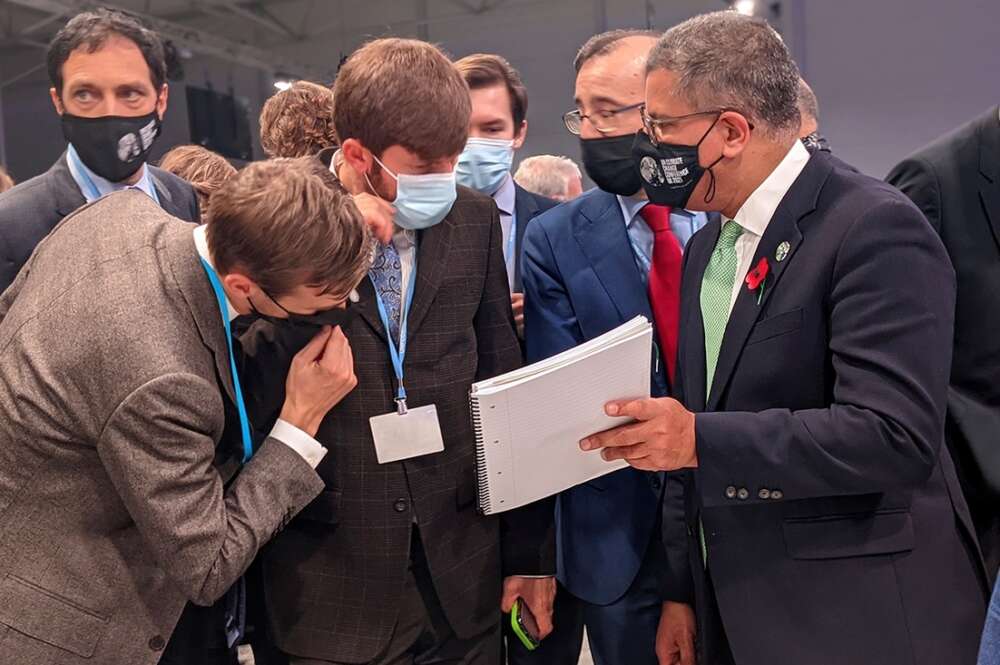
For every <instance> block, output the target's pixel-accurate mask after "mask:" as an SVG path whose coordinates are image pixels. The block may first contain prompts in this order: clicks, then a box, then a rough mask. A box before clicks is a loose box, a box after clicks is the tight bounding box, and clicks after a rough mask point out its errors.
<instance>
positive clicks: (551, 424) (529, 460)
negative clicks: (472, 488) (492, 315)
mask: <svg viewBox="0 0 1000 665" xmlns="http://www.w3.org/2000/svg"><path fill="white" fill-rule="evenodd" d="M652 340H653V330H652V326H651V325H650V323H649V322H648V321H647V320H646V319H645V318H644V317H641V316H640V317H636V318H635V319H633V320H631V321H629V322H628V323H625V324H623V325H621V326H619V327H618V328H615V329H614V330H612V331H610V332H608V333H606V334H604V335H601V336H600V337H597V338H595V339H593V340H591V341H589V342H586V343H585V344H582V345H580V346H577V347H575V348H573V349H570V350H568V351H565V352H563V353H560V354H558V355H556V356H553V357H551V358H548V359H546V360H543V361H541V362H538V363H534V364H532V365H528V366H527V367H522V368H521V369H519V370H515V371H513V372H509V373H507V374H503V375H501V376H498V377H495V378H493V379H490V380H488V381H481V382H479V383H476V384H474V385H473V386H472V394H471V404H472V417H473V422H474V423H475V425H476V436H477V443H476V446H477V472H478V475H479V508H480V510H481V511H482V512H483V513H485V514H492V513H498V512H503V511H506V510H511V509H513V508H518V507H520V506H523V505H526V504H528V503H531V502H533V501H537V500H539V499H542V498H544V497H547V496H551V495H553V494H557V493H558V492H561V491H563V490H566V489H569V488H570V487H574V486H576V485H579V484H581V483H584V482H587V481H589V480H593V479H595V478H599V477H601V476H603V475H605V474H608V473H611V472H612V471H617V470H618V469H622V468H625V467H626V466H627V464H626V463H625V462H624V461H620V460H619V461H617V462H605V461H604V460H603V459H602V458H601V456H600V452H599V451H596V452H584V451H582V450H581V449H580V446H579V442H580V440H581V439H584V438H586V437H588V436H590V435H591V434H595V433H597V432H602V431H604V430H607V429H611V428H613V427H616V426H618V425H621V424H623V423H626V422H628V420H629V419H627V418H612V417H610V416H608V415H606V414H605V411H604V405H605V404H606V403H608V402H610V401H613V400H620V399H636V398H641V397H649V384H650V381H649V376H650V362H651V358H652Z"/></svg>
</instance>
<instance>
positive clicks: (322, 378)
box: [280, 326, 358, 437]
mask: <svg viewBox="0 0 1000 665" xmlns="http://www.w3.org/2000/svg"><path fill="white" fill-rule="evenodd" d="M356 385H358V379H357V377H355V376H354V356H353V354H352V353H351V345H350V343H349V342H348V341H347V338H346V337H344V333H343V332H341V330H340V328H339V327H337V328H330V327H329V326H324V327H323V330H321V331H320V333H319V334H318V335H316V336H315V337H313V339H312V341H310V342H309V343H308V344H306V345H305V347H303V348H302V350H301V351H299V352H298V353H297V354H295V358H293V359H292V366H291V368H290V369H289V370H288V378H287V379H286V380H285V404H284V406H283V407H282V409H281V416H280V417H281V419H282V420H284V421H285V422H287V423H289V424H291V425H295V426H296V427H298V428H299V429H300V430H302V431H303V432H305V433H306V434H308V435H309V436H312V437H315V436H316V432H317V430H319V424H320V423H321V422H322V421H323V418H324V417H326V414H327V413H328V412H329V411H330V409H332V408H333V407H334V406H336V405H337V404H338V403H339V402H340V400H342V399H344V397H345V396H347V394H348V393H349V392H351V391H352V390H354V387H355V386H356Z"/></svg>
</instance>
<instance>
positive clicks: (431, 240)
mask: <svg viewBox="0 0 1000 665" xmlns="http://www.w3.org/2000/svg"><path fill="white" fill-rule="evenodd" d="M456 209H457V206H456V208H452V210H451V212H450V213H448V216H447V217H445V218H444V220H443V221H442V222H441V223H440V224H437V225H435V226H432V227H431V228H429V229H426V230H424V231H420V232H419V233H418V234H417V242H418V245H417V266H416V268H417V270H416V275H417V283H416V286H415V291H414V293H413V304H412V305H411V307H410V315H409V320H408V322H407V334H408V335H409V336H411V337H412V336H413V335H414V334H415V333H416V332H417V330H419V329H420V325H421V324H422V323H423V322H424V319H425V318H427V312H429V311H430V309H431V304H432V303H433V302H434V298H435V297H436V296H437V292H438V289H439V288H440V287H441V280H442V279H443V278H444V276H445V273H447V271H448V255H449V253H450V252H451V234H452V230H453V229H454V225H455V222H454V221H453V220H452V218H453V217H454V216H455V215H456V214H457V213H456Z"/></svg>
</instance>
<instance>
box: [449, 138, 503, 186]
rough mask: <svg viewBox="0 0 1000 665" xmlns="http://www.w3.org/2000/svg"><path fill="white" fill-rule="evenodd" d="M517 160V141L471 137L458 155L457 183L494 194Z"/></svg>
mask: <svg viewBox="0 0 1000 665" xmlns="http://www.w3.org/2000/svg"><path fill="white" fill-rule="evenodd" d="M513 163H514V142H513V141H511V140H507V139H480V138H470V139H469V140H468V141H467V142H466V144H465V150H463V151H462V154H461V155H459V157H458V165H457V166H456V168H455V176H456V178H457V180H458V184H460V185H464V186H466V187H471V188H472V189H474V190H476V191H477V192H480V193H482V194H486V195H487V196H492V195H493V194H494V193H496V191H497V190H498V189H500V185H502V184H503V181H504V178H506V177H507V174H508V173H510V167H511V165H512V164H513Z"/></svg>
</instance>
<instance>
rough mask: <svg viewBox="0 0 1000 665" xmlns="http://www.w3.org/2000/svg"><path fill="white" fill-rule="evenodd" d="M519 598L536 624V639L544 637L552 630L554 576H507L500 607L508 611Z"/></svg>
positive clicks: (554, 593)
mask: <svg viewBox="0 0 1000 665" xmlns="http://www.w3.org/2000/svg"><path fill="white" fill-rule="evenodd" d="M518 598H520V599H521V600H523V601H524V604H525V605H527V606H528V609H529V610H530V611H531V614H532V615H533V616H534V617H535V622H536V623H537V624H538V632H539V634H538V635H536V637H538V639H540V640H541V639H545V638H546V637H548V636H549V634H550V633H551V632H552V605H553V603H555V600H556V578H554V577H508V578H507V579H505V580H504V581H503V598H501V600H500V609H501V610H502V611H503V612H505V613H509V612H510V611H511V610H512V609H513V608H514V603H516V602H517V599H518Z"/></svg>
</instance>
